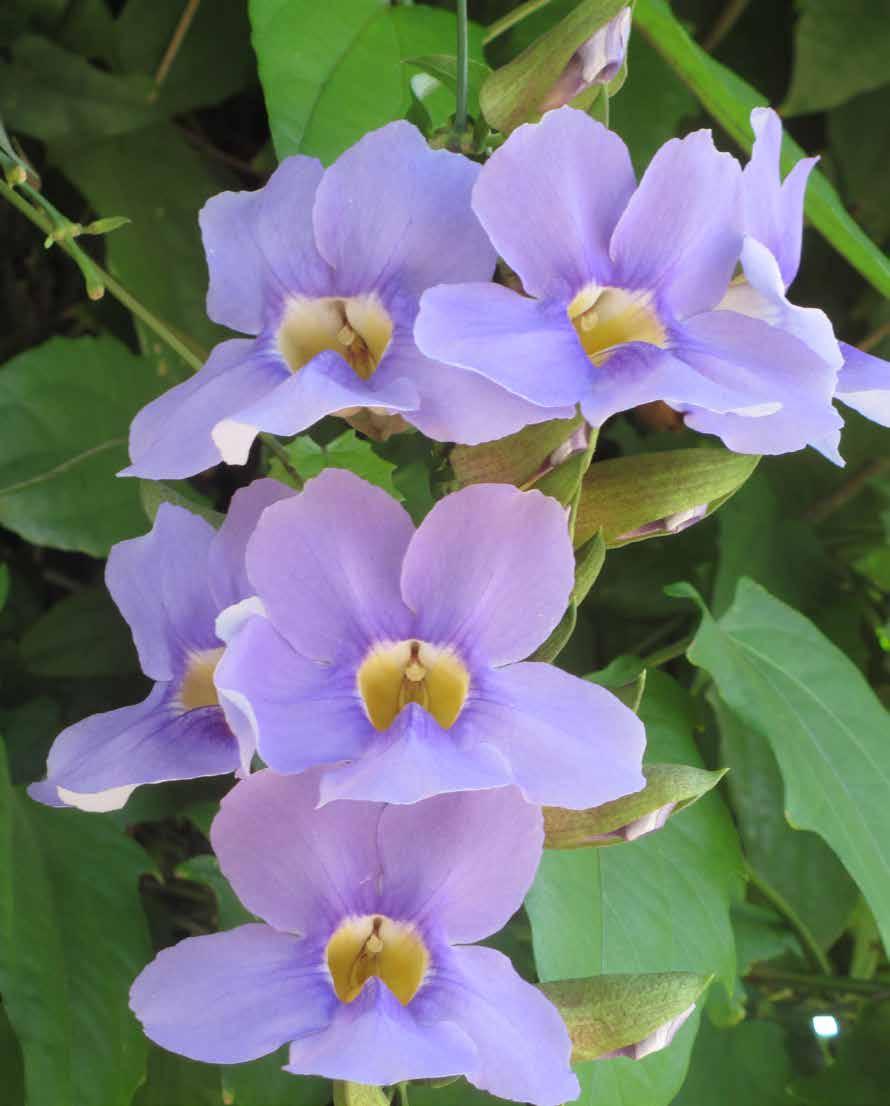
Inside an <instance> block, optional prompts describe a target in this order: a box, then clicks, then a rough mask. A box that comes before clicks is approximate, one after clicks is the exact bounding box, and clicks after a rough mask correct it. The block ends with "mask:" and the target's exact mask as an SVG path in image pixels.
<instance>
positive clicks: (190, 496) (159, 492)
mask: <svg viewBox="0 0 890 1106" xmlns="http://www.w3.org/2000/svg"><path fill="white" fill-rule="evenodd" d="M139 498H140V499H141V500H142V506H143V508H144V510H145V514H146V516H147V517H148V521H149V522H151V523H153V522H154V520H155V516H156V515H157V513H158V508H159V507H160V505H161V504H162V503H171V504H172V505H173V506H174V507H182V508H183V509H184V510H186V511H191V513H192V514H193V515H198V516H199V517H200V518H203V519H204V521H205V522H209V523H210V525H211V526H212V527H213V528H214V530H218V529H219V528H220V526H222V524H223V519H224V518H225V515H224V514H222V513H221V512H220V511H214V510H213V508H212V507H210V506H209V505H208V503H207V500H206V499H205V498H204V496H202V495H201V494H200V493H199V492H197V491H196V490H195V489H194V488H193V487H192V486H191V484H189V483H187V482H186V481H185V480H177V481H176V483H175V484H167V483H165V482H164V481H163V480H140V481H139Z"/></svg>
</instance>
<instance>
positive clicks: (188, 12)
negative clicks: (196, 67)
mask: <svg viewBox="0 0 890 1106" xmlns="http://www.w3.org/2000/svg"><path fill="white" fill-rule="evenodd" d="M200 3H201V0H186V5H185V7H184V8H183V9H182V15H181V16H180V17H179V22H178V23H177V24H176V29H175V30H174V31H173V35H172V37H171V39H170V42H169V44H168V45H167V49H166V50H165V51H164V56H163V57H162V58H161V64H160V65H159V66H158V68H157V72H156V73H155V81H154V88H152V90H151V92H150V94H149V97H148V99H149V102H152V101H154V100H157V98H158V94H159V93H160V91H161V85H162V84H163V83H164V81H165V80H166V78H167V74H168V73H169V72H170V66H171V65H172V64H173V62H174V61H175V60H176V55H177V54H178V53H179V48H180V46H182V42H183V39H184V38H185V36H186V34H187V33H188V29H189V27H190V26H191V25H192V20H193V19H194V18H195V16H196V15H197V13H198V7H199V5H200Z"/></svg>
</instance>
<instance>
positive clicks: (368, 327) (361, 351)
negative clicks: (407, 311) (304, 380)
mask: <svg viewBox="0 0 890 1106" xmlns="http://www.w3.org/2000/svg"><path fill="white" fill-rule="evenodd" d="M392 329H393V328H392V319H391V318H390V317H389V315H388V314H387V312H386V310H385V309H384V307H383V304H382V303H381V302H380V300H379V299H378V298H377V297H376V296H375V295H373V294H372V295H366V296H350V297H348V298H347V299H338V298H337V297H336V296H324V297H322V298H320V299H306V298H304V297H300V298H298V299H293V300H291V301H290V303H289V304H288V306H287V309H286V310H285V313H284V318H283V319H282V322H281V326H280V327H279V328H278V335H277V338H278V348H279V350H281V354H282V356H283V357H284V359H285V361H287V363H288V365H289V367H290V369H291V371H292V372H297V371H298V370H299V369H302V367H303V366H304V365H306V364H308V363H309V362H310V361H311V360H312V358H313V357H317V356H318V354H319V353H323V352H324V351H325V350H332V351H333V352H334V353H339V355H340V356H341V357H342V358H343V360H344V361H346V362H347V364H348V365H349V366H350V367H351V368H352V370H353V371H354V372H355V374H356V376H359V377H361V379H362V380H369V379H370V378H371V377H372V376H373V375H374V372H375V370H376V369H377V366H378V365H379V364H380V359H381V358H382V357H383V355H384V353H385V352H386V348H387V346H388V345H389V342H390V339H391V338H392Z"/></svg>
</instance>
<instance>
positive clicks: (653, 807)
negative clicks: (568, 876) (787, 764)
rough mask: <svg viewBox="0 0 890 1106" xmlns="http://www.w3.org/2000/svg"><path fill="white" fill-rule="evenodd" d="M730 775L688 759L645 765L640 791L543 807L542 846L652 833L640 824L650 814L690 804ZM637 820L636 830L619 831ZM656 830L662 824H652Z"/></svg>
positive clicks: (575, 844)
mask: <svg viewBox="0 0 890 1106" xmlns="http://www.w3.org/2000/svg"><path fill="white" fill-rule="evenodd" d="M725 774H726V769H725V768H724V769H723V770H722V771H719V772H708V771H706V770H705V769H704V768H694V767H690V766H689V765H685V764H646V765H644V766H643V775H644V776H645V777H646V786H645V787H644V788H643V790H642V791H636V792H634V794H632V795H625V796H624V797H623V798H621V799H614V800H613V801H612V802H610V803H603V805H602V806H595V807H591V808H590V809H588V810H563V809H562V808H561V807H544V846H545V847H546V848H548V849H580V848H584V847H586V846H589V845H616V844H619V843H620V842H622V841H630V840H634V839H635V838H636V837H640V836H642V835H643V834H644V833H646V832H649V830H647V829H645V828H644V827H643V825H642V824H640V823H643V822H644V821H645V820H646V818H647V816H648V815H652V814H655V813H656V812H657V811H659V810H661V808H662V807H665V806H667V805H668V804H672V810H671V812H670V813H671V814H676V813H678V812H679V811H681V810H684V809H685V808H686V807H688V806H690V805H691V804H692V803H694V802H695V801H696V800H697V799H700V798H701V797H702V795H705V794H706V793H707V792H708V791H710V790H711V789H712V788H714V787H716V786H717V784H718V783H719V782H720V780H721V779H722V778H723V776H724V775H725ZM634 823H638V825H637V826H635V827H634V831H632V835H630V836H629V835H628V834H627V833H620V832H619V831H621V830H627V829H629V828H630V827H631V826H632V825H633V824H634ZM651 828H652V829H656V828H659V827H656V826H652V827H651Z"/></svg>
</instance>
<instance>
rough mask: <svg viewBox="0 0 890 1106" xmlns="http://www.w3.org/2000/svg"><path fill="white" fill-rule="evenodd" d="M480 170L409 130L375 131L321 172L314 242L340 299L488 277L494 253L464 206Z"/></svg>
mask: <svg viewBox="0 0 890 1106" xmlns="http://www.w3.org/2000/svg"><path fill="white" fill-rule="evenodd" d="M478 174H479V166H478V165H476V164H475V163H474V162H472V161H470V160H469V159H468V158H465V157H463V156H462V155H460V154H453V153H450V152H449V151H447V150H431V149H430V147H429V146H428V145H427V142H426V139H425V138H424V137H423V135H422V134H421V133H420V131H418V130H417V128H416V127H413V126H412V125H411V124H410V123H406V122H404V121H401V120H400V121H398V122H395V123H389V124H388V125H387V126H385V127H381V128H380V129H379V130H376V131H372V132H371V133H370V134H366V135H365V136H364V138H362V139H360V140H359V141H358V142H357V143H356V144H355V145H354V146H352V147H351V148H350V149H348V150H347V151H346V152H345V153H343V154H341V155H340V157H339V158H338V159H337V160H336V161H335V162H334V164H333V165H332V166H331V167H330V168H329V169H328V170H327V172H326V173H325V175H324V179H323V180H322V182H321V185H320V186H319V189H318V195H317V197H316V200H315V210H314V213H313V215H314V221H315V237H316V240H317V242H318V247H319V249H320V250H321V252H322V254H323V255H324V256H325V257H326V258H327V260H328V261H329V262H330V264H331V265H332V266H333V267H334V269H335V270H336V271H337V286H338V292H339V293H340V294H342V295H351V294H355V293H360V292H367V291H369V290H370V289H372V288H385V287H387V286H397V287H398V288H400V289H401V290H403V291H406V292H411V293H413V294H415V295H420V293H421V292H422V291H423V289H424V288H428V287H429V286H430V285H431V284H439V283H441V282H451V281H457V280H487V279H488V278H489V277H490V276H491V274H492V271H493V269H494V263H495V253H494V250H493V249H492V247H491V244H490V243H489V241H488V238H487V237H486V235H485V233H484V231H483V230H482V228H481V227H480V226H479V224H478V222H477V221H476V218H475V216H474V215H473V212H472V209H471V208H470V191H471V189H472V187H473V183H474V182H475V180H476V177H477V176H478Z"/></svg>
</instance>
